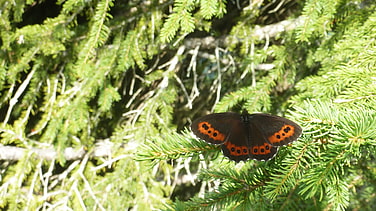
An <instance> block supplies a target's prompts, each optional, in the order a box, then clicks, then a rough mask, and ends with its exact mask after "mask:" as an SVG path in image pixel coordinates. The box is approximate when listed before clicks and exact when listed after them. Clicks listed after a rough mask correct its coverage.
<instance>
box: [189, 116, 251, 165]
mask: <svg viewBox="0 0 376 211" xmlns="http://www.w3.org/2000/svg"><path fill="white" fill-rule="evenodd" d="M191 129H192V131H193V133H194V134H195V135H196V136H197V137H199V138H201V139H203V140H205V141H206V142H208V143H211V144H222V151H223V154H224V155H225V156H226V157H228V158H230V159H231V160H234V161H236V162H239V161H240V160H247V159H249V146H248V145H247V134H248V132H247V127H246V125H245V124H244V122H243V120H242V116H241V115H240V114H237V113H232V112H225V113H214V114H209V115H206V116H203V117H201V118H199V119H197V120H195V121H193V122H192V125H191Z"/></svg>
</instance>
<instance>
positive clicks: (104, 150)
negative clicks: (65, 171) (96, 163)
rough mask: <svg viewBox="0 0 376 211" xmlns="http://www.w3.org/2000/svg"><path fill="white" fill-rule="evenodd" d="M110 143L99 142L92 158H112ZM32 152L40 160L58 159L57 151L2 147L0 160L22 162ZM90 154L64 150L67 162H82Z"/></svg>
mask: <svg viewBox="0 0 376 211" xmlns="http://www.w3.org/2000/svg"><path fill="white" fill-rule="evenodd" d="M110 143H111V142H109V141H103V142H102V141H101V142H99V143H98V144H97V145H96V146H95V148H94V151H93V152H92V153H91V157H110V156H111V152H112V150H111V149H112V146H113V144H112V143H111V144H110ZM29 152H32V153H34V154H35V156H36V157H37V158H39V159H44V160H53V159H57V158H58V153H57V152H56V150H55V149H38V148H31V149H26V148H21V147H15V146H4V145H0V160H20V159H22V158H23V157H24V156H25V155H26V153H29ZM87 153H88V152H87V151H85V149H84V148H80V149H75V148H72V147H67V148H66V149H65V150H64V158H65V160H81V159H83V157H84V156H85V155H86V154H87Z"/></svg>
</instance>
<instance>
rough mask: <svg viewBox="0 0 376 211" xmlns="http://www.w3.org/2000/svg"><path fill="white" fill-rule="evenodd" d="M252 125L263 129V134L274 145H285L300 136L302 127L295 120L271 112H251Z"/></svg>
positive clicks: (250, 120) (260, 129)
mask: <svg viewBox="0 0 376 211" xmlns="http://www.w3.org/2000/svg"><path fill="white" fill-rule="evenodd" d="M249 122H250V127H253V128H257V130H258V131H262V135H263V136H264V138H265V139H267V141H269V143H270V144H271V145H273V146H283V145H286V144H288V143H291V142H293V141H295V140H296V139H298V138H299V136H300V135H301V134H302V128H301V127H300V126H299V125H298V124H296V123H295V122H293V121H291V120H288V119H286V118H283V117H279V116H273V115H269V114H250V115H249Z"/></svg>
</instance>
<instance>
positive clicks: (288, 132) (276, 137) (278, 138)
mask: <svg viewBox="0 0 376 211" xmlns="http://www.w3.org/2000/svg"><path fill="white" fill-rule="evenodd" d="M294 134H295V127H294V126H292V125H284V126H283V127H282V128H281V130H279V131H278V132H276V133H274V134H273V135H272V136H270V137H269V138H268V139H269V141H270V143H272V144H274V143H279V142H282V141H284V140H285V139H286V138H289V137H291V136H293V135H294Z"/></svg>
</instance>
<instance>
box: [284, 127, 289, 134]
mask: <svg viewBox="0 0 376 211" xmlns="http://www.w3.org/2000/svg"><path fill="white" fill-rule="evenodd" d="M290 130H291V128H290V127H286V128H285V129H283V131H284V132H285V133H288V132H289V131H290Z"/></svg>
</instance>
